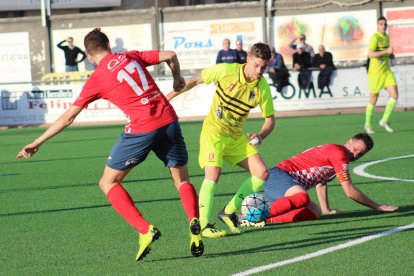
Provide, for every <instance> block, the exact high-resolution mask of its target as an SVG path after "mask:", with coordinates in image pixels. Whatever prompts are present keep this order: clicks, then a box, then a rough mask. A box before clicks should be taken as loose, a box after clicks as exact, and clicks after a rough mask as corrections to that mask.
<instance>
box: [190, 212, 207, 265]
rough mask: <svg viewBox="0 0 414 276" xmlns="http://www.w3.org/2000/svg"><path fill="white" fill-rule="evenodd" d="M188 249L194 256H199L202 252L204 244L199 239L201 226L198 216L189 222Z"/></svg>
mask: <svg viewBox="0 0 414 276" xmlns="http://www.w3.org/2000/svg"><path fill="white" fill-rule="evenodd" d="M190 250H191V254H192V255H193V256H194V257H200V256H201V255H203V252H204V244H203V241H202V240H201V226H200V221H199V220H198V218H193V219H192V220H191V222H190Z"/></svg>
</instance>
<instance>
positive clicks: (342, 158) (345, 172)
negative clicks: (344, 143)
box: [328, 145, 351, 182]
mask: <svg viewBox="0 0 414 276" xmlns="http://www.w3.org/2000/svg"><path fill="white" fill-rule="evenodd" d="M328 152H329V155H328V158H329V160H330V162H331V164H332V167H333V168H334V170H335V173H336V177H338V180H339V182H343V181H348V180H350V179H351V178H350V174H349V160H348V158H347V156H346V153H345V151H344V150H343V149H341V148H340V147H339V146H336V145H335V146H333V147H332V148H330V150H329V151H328Z"/></svg>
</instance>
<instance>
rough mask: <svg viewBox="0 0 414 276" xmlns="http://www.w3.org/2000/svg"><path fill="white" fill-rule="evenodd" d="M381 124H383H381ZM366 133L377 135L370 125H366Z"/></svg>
mask: <svg viewBox="0 0 414 276" xmlns="http://www.w3.org/2000/svg"><path fill="white" fill-rule="evenodd" d="M380 124H381V123H380ZM364 129H365V132H366V133H368V134H373V133H375V131H374V130H373V129H372V127H371V126H370V125H365V126H364Z"/></svg>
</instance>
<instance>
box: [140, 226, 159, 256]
mask: <svg viewBox="0 0 414 276" xmlns="http://www.w3.org/2000/svg"><path fill="white" fill-rule="evenodd" d="M160 236H161V232H160V230H158V229H157V228H156V227H154V226H153V225H150V228H149V230H148V233H146V234H140V235H139V249H138V253H137V257H136V258H135V259H136V260H137V261H141V260H142V259H143V258H144V257H145V256H147V254H148V253H150V251H151V245H152V243H153V242H154V241H156V240H158V238H159V237H160Z"/></svg>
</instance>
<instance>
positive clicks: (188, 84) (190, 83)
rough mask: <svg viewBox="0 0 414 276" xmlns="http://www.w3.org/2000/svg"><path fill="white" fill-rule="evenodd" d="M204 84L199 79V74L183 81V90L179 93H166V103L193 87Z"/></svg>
mask: <svg viewBox="0 0 414 276" xmlns="http://www.w3.org/2000/svg"><path fill="white" fill-rule="evenodd" d="M202 83H204V81H203V78H202V77H201V75H200V74H197V75H194V76H192V77H190V78H188V79H186V80H185V86H184V88H183V89H181V90H180V91H171V92H170V93H168V94H167V95H166V98H167V100H168V101H171V100H172V99H174V98H175V97H177V96H178V95H180V94H182V93H184V92H187V91H188V90H191V89H192V88H193V87H195V86H197V85H199V84H202Z"/></svg>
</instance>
